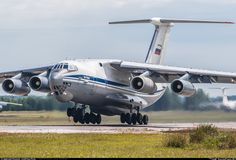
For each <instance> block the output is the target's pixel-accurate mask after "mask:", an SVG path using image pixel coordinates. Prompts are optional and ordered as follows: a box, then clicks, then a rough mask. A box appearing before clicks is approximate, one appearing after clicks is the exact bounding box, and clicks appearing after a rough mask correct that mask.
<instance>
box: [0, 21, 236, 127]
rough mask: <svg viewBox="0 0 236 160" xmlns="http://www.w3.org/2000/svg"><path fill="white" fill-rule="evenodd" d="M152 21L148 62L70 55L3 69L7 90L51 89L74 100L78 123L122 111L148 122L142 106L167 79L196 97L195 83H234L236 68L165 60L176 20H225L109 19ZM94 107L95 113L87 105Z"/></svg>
mask: <svg viewBox="0 0 236 160" xmlns="http://www.w3.org/2000/svg"><path fill="white" fill-rule="evenodd" d="M127 23H151V24H153V25H154V26H155V32H154V35H153V38H152V41H151V44H150V47H149V50H148V54H147V57H146V60H145V63H137V62H127V61H122V60H106V59H94V60H91V59H80V60H65V61H62V62H59V63H58V64H56V65H53V66H46V67H40V68H34V69H26V70H19V71H13V72H5V73H0V78H1V79H2V82H3V83H2V88H3V90H4V91H6V92H7V93H11V94H16V95H28V94H29V93H30V90H31V89H33V90H35V91H39V92H47V93H51V94H52V95H53V96H54V97H55V98H56V99H57V100H58V101H61V102H69V101H72V102H74V103H75V104H80V105H79V106H77V105H75V107H73V108H68V109H67V115H68V116H69V117H71V116H72V117H73V120H74V122H80V123H82V124H84V123H86V124H89V123H92V124H95V123H97V124H100V123H101V114H102V115H108V116H114V115H119V116H120V121H121V123H127V124H134V125H135V124H137V123H139V124H145V125H146V124H148V121H149V119H148V116H147V115H142V114H141V113H140V110H142V109H143V108H146V107H148V106H151V105H152V104H154V103H155V102H156V101H157V100H158V99H160V98H161V96H162V95H163V94H164V92H165V90H166V87H167V83H170V84H171V89H172V91H173V92H175V93H176V94H179V95H182V96H192V95H194V93H195V92H196V90H195V87H194V85H193V83H209V84H211V83H235V82H236V73H229V72H219V71H208V70H199V69H189V68H180V67H171V66H165V65H162V61H163V57H164V55H165V52H164V49H165V48H166V42H167V37H168V35H169V31H170V28H171V27H172V26H174V23H222V24H233V23H232V22H219V21H199V20H197V21H195V20H178V19H163V18H152V19H144V20H132V21H121V22H110V24H127ZM88 106H89V109H90V112H87V110H85V109H86V108H87V107H88Z"/></svg>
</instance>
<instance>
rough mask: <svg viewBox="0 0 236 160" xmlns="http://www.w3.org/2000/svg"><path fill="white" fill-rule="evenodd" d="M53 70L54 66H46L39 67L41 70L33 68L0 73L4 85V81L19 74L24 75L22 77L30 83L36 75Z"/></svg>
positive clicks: (0, 81)
mask: <svg viewBox="0 0 236 160" xmlns="http://www.w3.org/2000/svg"><path fill="white" fill-rule="evenodd" d="M51 68H52V66H46V67H39V68H32V69H23V70H17V71H10V72H2V73H0V83H2V81H3V80H5V79H6V78H12V77H14V76H16V75H18V74H22V75H21V77H22V78H23V79H24V80H25V81H27V82H28V81H29V79H30V77H32V76H34V75H38V74H41V73H43V72H45V71H48V70H50V69H51Z"/></svg>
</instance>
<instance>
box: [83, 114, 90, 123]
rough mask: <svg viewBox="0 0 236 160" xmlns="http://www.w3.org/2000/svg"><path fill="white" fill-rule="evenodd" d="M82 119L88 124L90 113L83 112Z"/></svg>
mask: <svg viewBox="0 0 236 160" xmlns="http://www.w3.org/2000/svg"><path fill="white" fill-rule="evenodd" d="M84 121H85V123H86V124H89V121H90V114H89V113H85V115H84Z"/></svg>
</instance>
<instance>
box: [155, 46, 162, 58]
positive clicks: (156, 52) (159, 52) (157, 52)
mask: <svg viewBox="0 0 236 160" xmlns="http://www.w3.org/2000/svg"><path fill="white" fill-rule="evenodd" d="M155 54H156V55H158V56H160V55H161V49H159V48H156V50H155Z"/></svg>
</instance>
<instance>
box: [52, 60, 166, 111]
mask: <svg viewBox="0 0 236 160" xmlns="http://www.w3.org/2000/svg"><path fill="white" fill-rule="evenodd" d="M114 61H118V60H75V61H74V60H73V61H62V62H61V63H64V64H65V63H67V64H69V65H73V66H76V67H77V68H76V70H73V71H69V70H65V69H58V70H52V71H51V74H50V76H49V83H50V88H51V90H52V91H54V92H58V94H56V95H55V97H56V98H57V99H58V100H60V101H64V102H65V101H73V102H75V103H78V104H85V105H90V109H91V110H92V111H93V112H96V113H101V114H104V115H120V114H121V113H124V112H129V111H130V109H131V108H132V107H131V106H130V105H129V104H127V103H120V102H119V101H115V100H114V99H113V100H111V99H109V98H108V97H109V96H111V95H123V96H124V95H127V96H133V97H137V98H139V99H141V100H142V103H141V104H140V106H139V107H140V108H141V109H143V108H145V107H148V106H150V105H152V104H153V103H155V102H156V101H157V100H158V99H159V98H160V97H161V96H162V95H163V94H164V92H165V90H166V85H163V84H156V85H157V92H155V93H153V94H146V93H140V92H137V91H135V90H134V89H133V88H131V87H130V80H131V79H132V74H131V73H129V72H125V71H119V70H116V69H115V68H113V67H111V66H110V63H109V62H114ZM55 86H56V87H55ZM60 93H61V94H60Z"/></svg>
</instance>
